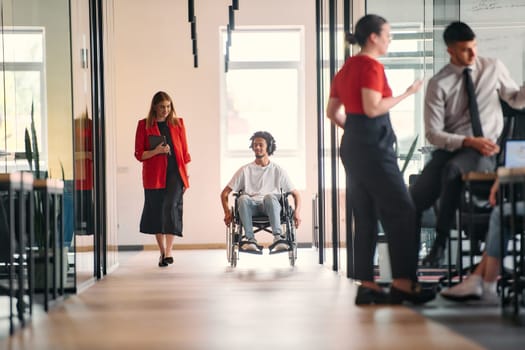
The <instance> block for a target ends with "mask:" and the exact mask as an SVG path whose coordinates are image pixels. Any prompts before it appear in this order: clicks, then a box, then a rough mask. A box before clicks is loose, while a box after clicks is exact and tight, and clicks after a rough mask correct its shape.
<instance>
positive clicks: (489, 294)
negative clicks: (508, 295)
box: [479, 289, 500, 306]
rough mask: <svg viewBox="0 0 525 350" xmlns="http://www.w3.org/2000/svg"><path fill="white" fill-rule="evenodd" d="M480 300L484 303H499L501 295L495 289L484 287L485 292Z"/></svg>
mask: <svg viewBox="0 0 525 350" xmlns="http://www.w3.org/2000/svg"><path fill="white" fill-rule="evenodd" d="M479 302H480V303H481V304H483V305H487V306H488V305H499V302H500V297H499V295H498V293H496V292H494V291H487V290H485V289H483V294H482V295H481V299H480V300H479Z"/></svg>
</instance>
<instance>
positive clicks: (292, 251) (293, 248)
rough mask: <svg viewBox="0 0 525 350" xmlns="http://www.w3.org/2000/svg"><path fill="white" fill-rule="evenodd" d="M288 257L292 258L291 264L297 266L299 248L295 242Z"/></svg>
mask: <svg viewBox="0 0 525 350" xmlns="http://www.w3.org/2000/svg"><path fill="white" fill-rule="evenodd" d="M288 258H289V259H290V266H291V267H294V266H295V260H297V250H296V248H295V244H293V246H292V248H291V249H290V251H289V252H288Z"/></svg>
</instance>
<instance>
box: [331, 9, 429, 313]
mask: <svg viewBox="0 0 525 350" xmlns="http://www.w3.org/2000/svg"><path fill="white" fill-rule="evenodd" d="M347 40H348V41H349V43H350V44H356V43H357V44H359V46H360V47H361V50H360V52H359V53H358V54H357V55H355V56H353V57H350V58H349V59H348V60H347V61H346V62H345V64H344V66H343V67H342V68H341V70H340V71H339V72H338V73H337V74H336V76H335V77H334V80H333V82H332V88H331V91H330V99H329V100H328V106H327V116H328V118H329V119H330V120H331V121H332V122H333V123H335V124H336V125H337V126H339V127H341V128H343V129H344V135H343V138H342V140H341V159H342V162H343V165H344V167H345V170H346V173H347V176H348V177H349V183H350V188H349V189H347V190H349V191H350V196H351V207H350V205H347V217H352V213H353V216H354V220H355V239H354V242H353V243H354V262H355V263H354V276H353V278H354V279H356V280H359V281H361V285H360V286H359V288H358V291H357V296H356V300H355V303H356V304H357V305H366V304H390V303H392V304H398V303H401V302H403V301H409V302H412V303H424V302H426V301H428V300H430V299H433V298H434V295H435V294H434V292H432V291H430V292H429V291H422V290H421V288H420V286H419V284H417V276H416V269H417V252H418V248H417V246H418V242H419V239H418V238H417V235H416V226H415V223H416V221H415V208H414V205H413V203H412V201H411V199H410V196H409V194H408V191H407V189H406V186H405V184H404V181H403V177H402V175H401V172H400V171H399V167H398V165H397V157H396V154H395V152H394V147H393V145H394V142H395V139H396V136H395V134H394V131H393V129H392V125H391V123H390V116H389V110H390V108H392V107H393V106H395V105H396V104H398V103H399V102H401V101H402V100H403V99H405V98H406V97H408V96H410V95H412V94H414V93H415V92H416V91H418V90H419V88H420V87H421V84H422V82H421V81H416V82H414V83H413V84H412V85H410V86H409V87H408V89H407V90H406V91H405V92H404V93H403V94H401V95H399V96H397V97H393V96H392V90H391V89H390V86H389V85H388V82H387V79H386V76H385V71H384V67H383V65H382V64H381V63H380V62H379V61H378V60H377V58H378V57H379V56H382V55H384V54H385V53H386V52H387V49H388V45H389V43H390V40H391V36H390V25H389V24H388V23H387V21H386V20H385V19H384V18H382V17H380V16H377V15H366V16H364V17H363V18H361V19H360V20H359V21H358V22H357V24H356V28H355V34H351V33H348V34H347ZM341 107H344V109H343V108H341ZM378 219H380V220H381V223H382V225H383V227H384V229H385V234H386V236H387V239H388V247H389V252H390V257H391V267H392V276H393V281H392V286H391V288H390V294H387V293H386V292H385V291H383V289H382V288H381V287H380V286H379V285H378V284H377V283H376V282H375V281H374V270H373V266H374V265H373V258H374V251H375V248H376V242H377V228H378V224H377V222H378Z"/></svg>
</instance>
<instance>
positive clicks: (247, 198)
mask: <svg viewBox="0 0 525 350" xmlns="http://www.w3.org/2000/svg"><path fill="white" fill-rule="evenodd" d="M250 141H251V145H250V148H251V149H252V150H253V152H254V154H255V160H254V161H253V162H252V163H249V164H246V165H244V166H242V167H241V168H240V169H239V170H237V172H236V173H235V175H233V177H232V179H231V180H230V182H229V183H228V185H226V187H224V189H223V190H222V193H221V202H222V208H223V209H224V222H225V223H226V225H229V224H230V223H231V221H232V219H233V218H232V213H231V212H230V209H229V207H228V196H229V194H230V193H231V192H232V191H234V192H239V191H242V195H241V196H240V197H239V199H238V212H239V217H240V220H241V222H242V225H243V227H244V234H245V237H244V238H245V240H243V241H242V242H241V245H240V249H241V250H243V251H247V252H260V247H259V245H258V244H257V241H256V240H255V237H254V232H253V225H252V216H254V215H266V216H268V218H269V221H270V226H271V228H272V233H273V235H274V244H275V245H274V246H273V249H272V251H273V252H278V251H284V250H288V248H289V246H288V245H287V244H286V243H284V242H279V241H281V240H283V239H284V238H285V237H283V236H282V232H281V204H280V203H279V196H280V195H281V191H282V192H283V193H286V192H290V193H291V194H292V196H293V199H294V207H295V211H294V217H293V218H294V224H295V227H298V226H299V224H300V223H301V219H300V215H299V213H300V210H301V197H300V195H299V192H298V191H297V189H296V188H295V187H294V185H293V184H292V182H291V181H290V178H289V177H288V174H287V173H286V171H285V170H284V169H283V168H281V167H280V166H279V165H277V164H276V163H274V162H270V156H271V155H272V154H273V152H274V151H275V140H274V138H273V136H272V135H271V134H270V133H269V132H266V131H257V132H256V133H255V134H253V136H252V137H251V138H250Z"/></svg>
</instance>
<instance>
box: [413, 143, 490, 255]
mask: <svg viewBox="0 0 525 350" xmlns="http://www.w3.org/2000/svg"><path fill="white" fill-rule="evenodd" d="M495 167H496V156H491V157H485V156H483V155H482V154H481V153H479V152H478V151H476V150H475V149H473V148H462V149H460V150H458V151H455V152H449V151H445V150H436V151H434V152H433V153H432V158H431V159H430V161H429V162H428V163H427V164H426V165H425V167H424V168H423V171H422V173H421V175H420V176H419V177H418V178H417V180H416V182H415V183H414V184H413V185H412V186H410V195H411V196H412V199H413V201H414V205H415V206H416V220H417V222H416V224H417V228H418V232H420V228H421V214H422V213H423V211H425V210H426V209H428V208H430V207H431V206H432V205H434V204H435V203H436V201H437V199H438V198H439V204H438V215H437V221H436V241H435V243H434V244H440V245H445V243H446V240H447V238H448V237H449V235H450V230H451V229H452V228H453V227H454V219H455V215H456V210H457V209H458V207H459V204H460V199H461V198H460V196H461V187H462V179H461V177H462V174H464V173H467V172H469V171H494V169H495Z"/></svg>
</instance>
